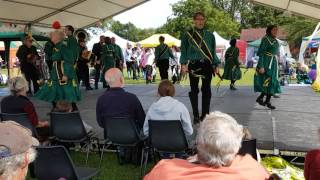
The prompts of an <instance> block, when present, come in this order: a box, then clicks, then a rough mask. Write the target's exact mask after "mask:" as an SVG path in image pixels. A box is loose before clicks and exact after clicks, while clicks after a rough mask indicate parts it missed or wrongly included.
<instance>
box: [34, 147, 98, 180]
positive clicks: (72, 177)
mask: <svg viewBox="0 0 320 180" xmlns="http://www.w3.org/2000/svg"><path fill="white" fill-rule="evenodd" d="M34 173H35V176H36V178H37V179H38V180H57V179H59V178H65V179H67V180H87V179H91V178H92V177H94V176H96V175H97V174H98V173H99V170H98V169H96V168H89V167H76V166H74V164H73V161H72V159H71V157H70V155H69V154H68V151H67V150H66V149H65V147H64V146H47V147H37V158H36V159H35V161H34Z"/></svg>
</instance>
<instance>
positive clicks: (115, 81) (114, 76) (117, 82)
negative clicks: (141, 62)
mask: <svg viewBox="0 0 320 180" xmlns="http://www.w3.org/2000/svg"><path fill="white" fill-rule="evenodd" d="M104 78H105V80H106V81H107V83H108V84H109V86H110V87H111V88H113V87H123V85H124V79H123V75H122V72H121V71H120V70H119V69H118V68H111V69H109V70H108V71H107V72H106V74H105V75H104Z"/></svg>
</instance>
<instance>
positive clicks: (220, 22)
mask: <svg viewBox="0 0 320 180" xmlns="http://www.w3.org/2000/svg"><path fill="white" fill-rule="evenodd" d="M172 11H173V16H174V17H173V18H169V19H168V21H167V23H166V24H164V25H163V26H162V27H161V28H159V29H158V30H157V32H162V33H169V34H172V35H174V36H175V37H177V38H179V37H180V35H181V33H183V32H184V31H186V30H187V29H189V28H191V27H192V16H193V14H194V13H195V12H197V11H201V12H203V13H204V14H205V15H206V28H207V29H208V30H209V31H212V32H213V31H217V32H218V33H219V34H220V35H221V36H223V37H225V38H230V37H232V36H239V27H240V26H239V24H238V23H237V22H235V21H233V19H232V18H231V16H230V15H229V14H227V13H226V12H224V11H222V10H219V9H218V8H216V7H214V6H213V5H212V3H211V1H210V0H186V1H179V2H177V3H175V4H173V5H172Z"/></svg>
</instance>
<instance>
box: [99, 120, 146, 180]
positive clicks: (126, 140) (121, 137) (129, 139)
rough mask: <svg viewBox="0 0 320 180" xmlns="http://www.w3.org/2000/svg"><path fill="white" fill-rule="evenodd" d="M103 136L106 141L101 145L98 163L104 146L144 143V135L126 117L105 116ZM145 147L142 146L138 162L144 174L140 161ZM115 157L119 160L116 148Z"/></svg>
mask: <svg viewBox="0 0 320 180" xmlns="http://www.w3.org/2000/svg"><path fill="white" fill-rule="evenodd" d="M104 138H105V139H106V140H108V141H107V143H105V144H104V145H103V148H102V152H101V157H100V165H101V162H102V158H103V152H104V150H105V149H106V148H105V147H106V146H110V145H111V144H112V145H115V146H118V147H119V146H121V147H136V146H137V145H139V144H141V143H144V141H145V139H146V137H144V136H142V135H141V133H139V131H138V129H137V127H136V124H135V123H134V119H132V118H128V117H110V118H106V119H105V122H104ZM117 149H118V148H117ZM145 149H146V148H144V147H143V148H142V156H141V164H140V168H141V169H140V170H141V175H142V174H144V173H143V172H142V163H143V158H144V155H145ZM117 158H118V161H119V162H120V157H119V152H118V150H117Z"/></svg>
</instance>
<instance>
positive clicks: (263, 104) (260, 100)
mask: <svg viewBox="0 0 320 180" xmlns="http://www.w3.org/2000/svg"><path fill="white" fill-rule="evenodd" d="M256 102H257V103H258V104H260V105H261V106H266V104H265V103H264V102H263V99H261V98H258V99H257V100H256Z"/></svg>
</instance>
